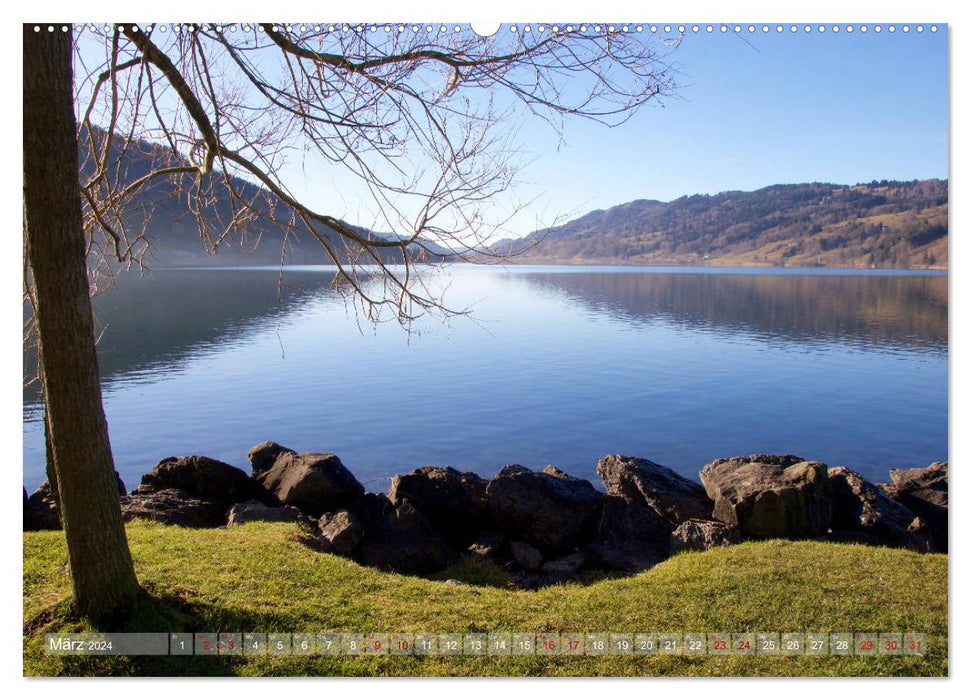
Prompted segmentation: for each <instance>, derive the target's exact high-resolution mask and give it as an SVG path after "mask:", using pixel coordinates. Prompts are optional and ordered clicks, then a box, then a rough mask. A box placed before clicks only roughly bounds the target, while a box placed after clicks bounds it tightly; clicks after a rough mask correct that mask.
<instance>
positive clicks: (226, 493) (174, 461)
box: [137, 455, 275, 507]
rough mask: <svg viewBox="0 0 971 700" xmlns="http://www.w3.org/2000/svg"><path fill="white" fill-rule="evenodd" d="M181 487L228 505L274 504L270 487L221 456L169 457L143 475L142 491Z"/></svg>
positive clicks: (195, 495) (201, 496)
mask: <svg viewBox="0 0 971 700" xmlns="http://www.w3.org/2000/svg"><path fill="white" fill-rule="evenodd" d="M167 489H178V490H179V491H184V492H185V493H187V494H189V495H190V496H194V497H196V498H202V499H205V500H211V501H219V502H220V503H225V504H226V505H227V507H228V506H229V505H232V504H233V503H244V502H246V501H250V500H258V501H260V502H266V503H271V504H275V503H274V499H273V498H272V496H270V495H269V494H268V493H267V492H266V490H265V489H264V488H263V487H261V486H260V485H259V484H257V483H256V482H255V481H253V480H252V479H251V478H250V477H249V476H248V475H247V474H246V472H244V471H243V470H242V469H237V468H236V467H234V466H232V465H229V464H226V463H225V462H220V461H219V460H218V459H211V458H209V457H201V456H198V455H193V456H190V457H166V458H165V459H163V460H162V461H160V462H159V463H158V464H157V465H156V466H155V468H154V469H153V470H152V471H151V472H149V473H148V474H145V475H144V476H143V477H142V483H141V486H140V487H139V488H138V489H137V491H138V493H140V494H142V493H151V492H155V491H164V490H167Z"/></svg>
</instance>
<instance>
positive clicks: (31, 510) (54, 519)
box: [23, 471, 125, 531]
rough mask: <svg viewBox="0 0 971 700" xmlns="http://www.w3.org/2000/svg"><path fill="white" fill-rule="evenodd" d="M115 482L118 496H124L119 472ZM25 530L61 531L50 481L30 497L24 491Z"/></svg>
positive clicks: (116, 473) (123, 487)
mask: <svg viewBox="0 0 971 700" xmlns="http://www.w3.org/2000/svg"><path fill="white" fill-rule="evenodd" d="M115 481H116V482H117V484H118V494H119V495H121V496H124V495H125V482H124V481H122V480H121V476H120V475H119V474H118V472H117V471H116V472H115ZM23 528H24V530H25V531H29V530H60V529H61V518H60V516H59V515H58V512H57V502H56V501H55V500H54V493H53V492H52V491H51V484H50V482H49V481H46V480H45V481H44V483H42V484H41V485H40V486H39V487H37V490H36V491H34V492H33V493H32V494H30V496H29V497H28V496H27V489H24V524H23Z"/></svg>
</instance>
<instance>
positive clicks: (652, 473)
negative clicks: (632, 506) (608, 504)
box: [597, 455, 714, 527]
mask: <svg viewBox="0 0 971 700" xmlns="http://www.w3.org/2000/svg"><path fill="white" fill-rule="evenodd" d="M597 474H599V475H600V478H601V479H603V483H604V487H606V489H607V493H609V494H611V495H613V496H622V497H624V498H627V499H630V500H632V501H637V502H640V503H643V504H644V505H646V506H647V507H649V508H651V509H653V510H654V511H655V512H656V513H657V514H658V515H660V516H661V517H663V518H665V519H666V520H667V521H668V522H669V523H671V525H672V527H677V526H678V525H680V524H681V523H683V522H684V521H685V520H690V519H691V518H696V519H701V520H705V519H708V518H711V513H712V510H713V508H714V503H713V502H712V500H711V499H710V498H709V497H708V494H707V493H706V492H705V489H704V488H703V487H702V486H701V484H699V483H697V482H695V481H691V480H690V479H685V478H684V477H683V476H681V475H680V474H678V473H676V472H675V471H673V470H671V469H669V468H668V467H665V466H663V465H660V464H657V463H655V462H652V461H651V460H649V459H643V458H641V457H629V456H626V455H607V456H606V457H604V458H603V459H601V460H600V461H599V462H598V463H597Z"/></svg>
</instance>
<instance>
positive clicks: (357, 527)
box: [317, 510, 364, 557]
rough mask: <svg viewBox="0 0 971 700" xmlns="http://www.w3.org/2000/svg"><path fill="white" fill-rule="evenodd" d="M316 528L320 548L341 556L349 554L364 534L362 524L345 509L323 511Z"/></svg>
mask: <svg viewBox="0 0 971 700" xmlns="http://www.w3.org/2000/svg"><path fill="white" fill-rule="evenodd" d="M317 529H318V539H319V540H320V543H321V548H322V549H323V550H324V551H325V552H328V553H329V554H337V555H339V556H342V557H349V556H351V554H352V553H353V552H354V549H355V548H356V547H357V545H358V544H359V543H360V541H361V537H362V536H363V535H364V525H362V524H361V521H360V520H358V518H357V516H355V515H354V514H353V513H351V512H350V511H347V510H337V511H334V512H332V513H324V515H322V516H321V517H320V522H319V523H318V528H317Z"/></svg>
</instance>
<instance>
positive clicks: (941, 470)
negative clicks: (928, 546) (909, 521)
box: [890, 462, 948, 552]
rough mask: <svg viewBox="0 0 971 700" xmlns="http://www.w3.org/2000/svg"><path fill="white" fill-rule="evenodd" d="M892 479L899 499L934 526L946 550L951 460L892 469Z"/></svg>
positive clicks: (938, 542) (941, 547) (937, 539)
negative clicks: (949, 465)
mask: <svg viewBox="0 0 971 700" xmlns="http://www.w3.org/2000/svg"><path fill="white" fill-rule="evenodd" d="M890 479H891V481H893V485H894V486H895V487H896V489H897V500H899V501H900V502H901V503H902V504H903V505H905V506H907V507H908V508H910V510H912V511H913V512H914V513H915V514H916V515H917V516H918V517H919V518H920V519H921V520H922V521H923V522H924V523H926V524H927V526H928V527H930V530H931V532H932V533H933V535H934V544H935V545H936V547H937V549H938V551H941V552H946V551H947V544H948V527H947V511H948V500H947V490H948V489H947V481H948V476H947V462H934V463H933V464H931V465H930V466H929V467H921V468H917V469H891V470H890Z"/></svg>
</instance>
